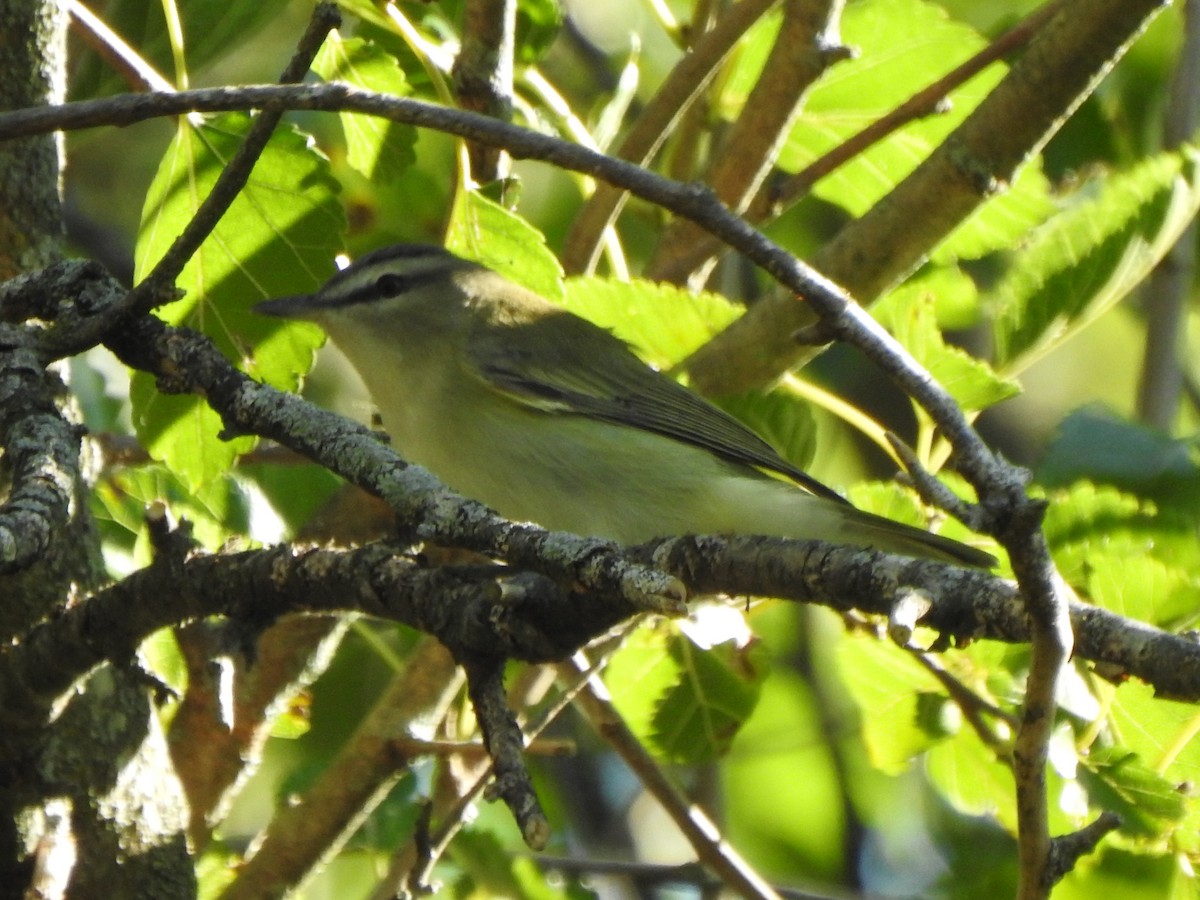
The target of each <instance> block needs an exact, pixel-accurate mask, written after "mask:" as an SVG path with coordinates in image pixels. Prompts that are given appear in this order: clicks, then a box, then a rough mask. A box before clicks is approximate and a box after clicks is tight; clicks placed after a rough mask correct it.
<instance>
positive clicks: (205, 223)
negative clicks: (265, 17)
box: [122, 2, 342, 312]
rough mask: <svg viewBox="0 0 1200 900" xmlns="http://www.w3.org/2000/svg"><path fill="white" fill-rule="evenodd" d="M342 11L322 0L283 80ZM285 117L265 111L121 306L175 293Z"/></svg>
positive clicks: (306, 60) (294, 73)
mask: <svg viewBox="0 0 1200 900" xmlns="http://www.w3.org/2000/svg"><path fill="white" fill-rule="evenodd" d="M341 21H342V19H341V15H340V14H339V13H338V10H337V7H336V6H335V5H334V4H333V3H329V2H323V3H318V4H317V6H316V8H315V9H314V10H313V14H312V18H311V20H310V21H309V23H308V28H307V30H306V31H305V32H304V34H303V35H302V36H301V38H300V41H299V43H298V44H297V46H296V52H295V54H294V55H293V56H292V59H291V60H290V61H289V62H288V64H287V66H286V67H285V68H284V70H283V73H282V74H281V75H280V76H279V80H280V82H281V83H283V84H290V83H293V82H297V81H299V80H300V79H301V78H303V77H304V74H305V73H306V72H307V71H308V69H309V66H311V65H312V61H313V58H314V57H315V56H316V54H317V51H318V50H319V49H320V48H321V44H322V43H324V41H325V36H326V35H327V34H329V32H330V31H331V30H332V29H334V28H336V27H337V26H338V25H340V24H341ZM282 118H283V110H264V111H263V113H262V114H261V115H260V116H259V117H258V118H257V119H256V120H255V122H254V124H253V125H251V126H250V129H249V131H247V132H246V138H245V140H243V141H242V143H241V145H240V146H239V147H238V149H237V152H235V153H234V154H233V158H232V159H230V161H229V163H228V165H226V166H225V168H224V169H222V171H221V174H220V175H219V176H218V177H217V180H216V183H215V184H213V187H212V190H211V191H209V193H208V196H207V197H205V198H204V200H203V202H202V203H201V204H200V208H199V209H197V210H196V212H195V214H194V215H193V216H192V218H191V219H190V220H189V221H188V223H187V226H186V227H185V228H184V229H183V231H182V232H180V234H179V236H178V237H177V238H176V239H175V241H174V243H172V244H171V246H170V247H169V248H167V252H166V253H164V254H163V256H162V258H161V259H160V260H159V261H158V262H157V263H155V265H154V268H153V269H152V270H151V271H150V273H149V274H148V275H147V276H146V277H145V278H143V279H142V281H141V282H140V283H139V284H138V285H137V286H136V287H135V288H134V289H133V290H132V291H130V292H129V294H128V295H127V296H126V298H125V300H124V301H123V303H122V308H123V309H124V310H125V311H127V312H147V311H149V310H150V309H152V308H153V307H154V306H157V305H158V304H159V303H161V302H162V301H163V300H164V299H171V298H172V297H173V294H172V290H173V286H174V284H175V281H176V279H177V278H179V274H180V273H181V272H182V271H183V268H184V266H186V265H187V263H188V260H190V259H191V258H192V256H193V254H195V253H196V251H197V250H199V249H200V245H201V244H203V243H204V241H205V240H206V239H207V238H208V236H209V235H210V234H211V233H212V231H213V229H214V228H216V227H217V223H218V222H220V221H221V217H222V216H224V215H225V213H226V211H227V210H228V209H229V207H230V206H231V205H232V204H233V201H234V200H236V199H237V196H238V194H240V193H241V192H242V189H243V188H244V187H245V186H246V182H247V181H249V179H250V173H251V172H252V171H253V170H254V165H255V163H257V162H258V158H259V157H260V156H261V155H262V152H263V150H265V149H266V146H267V142H268V141H269V140H270V139H271V134H272V133H273V132H274V131H275V126H276V125H278V124H279V120H280V119H282Z"/></svg>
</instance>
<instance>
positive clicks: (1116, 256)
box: [991, 149, 1200, 372]
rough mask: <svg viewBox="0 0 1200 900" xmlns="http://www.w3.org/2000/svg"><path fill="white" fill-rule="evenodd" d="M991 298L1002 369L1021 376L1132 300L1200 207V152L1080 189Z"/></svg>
mask: <svg viewBox="0 0 1200 900" xmlns="http://www.w3.org/2000/svg"><path fill="white" fill-rule="evenodd" d="M1074 201H1075V202H1074V203H1073V204H1072V205H1071V206H1070V207H1068V208H1067V209H1065V210H1064V211H1063V212H1061V213H1059V214H1058V215H1056V216H1054V217H1053V218H1052V219H1050V220H1049V221H1047V222H1046V223H1045V224H1044V225H1042V226H1041V227H1040V228H1038V229H1037V230H1036V231H1035V232H1034V234H1033V235H1032V237H1031V239H1030V241H1029V243H1028V245H1027V246H1026V247H1024V248H1023V249H1022V250H1021V257H1020V262H1019V264H1017V265H1014V266H1013V267H1012V268H1011V269H1010V270H1009V272H1008V273H1007V275H1006V277H1005V278H1004V279H1003V281H1002V282H1001V283H1000V285H998V286H997V288H996V290H995V291H994V292H993V294H992V297H991V305H992V306H993V308H994V310H995V321H996V324H995V338H996V365H997V367H998V368H999V369H1001V370H1002V371H1005V372H1015V371H1018V370H1019V369H1021V368H1024V367H1025V366H1028V365H1029V364H1030V363H1032V362H1033V361H1035V360H1036V359H1038V358H1039V357H1040V356H1042V355H1043V354H1045V353H1046V352H1047V351H1049V350H1051V349H1053V348H1054V347H1056V346H1058V345H1059V344H1061V343H1062V342H1063V341H1065V340H1067V339H1068V338H1069V337H1071V335H1073V334H1074V333H1075V332H1077V331H1078V330H1079V329H1080V328H1082V327H1084V326H1085V325H1087V324H1088V323H1090V322H1092V321H1094V320H1095V319H1096V318H1097V317H1098V316H1100V315H1101V314H1102V313H1104V312H1105V311H1106V310H1107V309H1109V308H1110V307H1111V306H1113V304H1115V303H1117V302H1119V301H1120V300H1121V299H1122V298H1124V297H1125V296H1127V295H1128V294H1129V292H1130V291H1131V290H1132V289H1133V288H1134V287H1135V286H1136V285H1137V284H1139V283H1140V282H1141V281H1142V280H1143V279H1144V278H1145V277H1146V275H1148V274H1149V272H1150V270H1151V269H1152V268H1153V267H1154V266H1155V265H1156V264H1157V263H1158V261H1159V260H1160V259H1162V257H1163V255H1164V254H1165V253H1166V252H1167V250H1168V249H1170V247H1171V246H1172V245H1173V244H1174V243H1175V241H1176V240H1177V239H1178V237H1179V235H1180V234H1181V233H1182V232H1183V229H1184V228H1186V227H1187V225H1188V223H1189V222H1191V221H1192V219H1193V218H1194V217H1195V215H1196V211H1197V209H1200V175H1198V172H1197V165H1196V153H1195V151H1194V150H1191V149H1185V150H1181V151H1179V152H1173V153H1162V154H1159V155H1158V156H1156V157H1153V158H1151V159H1149V160H1146V161H1145V162H1143V163H1141V164H1140V165H1138V166H1136V167H1135V168H1133V169H1130V170H1129V171H1126V172H1120V173H1114V174H1110V175H1107V176H1105V177H1103V178H1101V179H1098V180H1097V181H1095V182H1093V183H1091V184H1089V185H1087V186H1086V187H1085V188H1083V189H1081V190H1080V191H1078V192H1077V193H1076V195H1075V197H1074Z"/></svg>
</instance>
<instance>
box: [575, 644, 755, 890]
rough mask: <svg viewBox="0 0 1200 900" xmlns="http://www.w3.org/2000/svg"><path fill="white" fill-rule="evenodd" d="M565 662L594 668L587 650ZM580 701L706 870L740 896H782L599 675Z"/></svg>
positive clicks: (578, 667)
mask: <svg viewBox="0 0 1200 900" xmlns="http://www.w3.org/2000/svg"><path fill="white" fill-rule="evenodd" d="M563 665H564V667H566V668H568V670H569V671H572V672H574V673H576V674H582V673H584V672H586V671H587V670H588V669H589V668H590V666H589V665H588V664H587V661H586V659H585V658H584V657H583V655H582V654H576V656H575V657H573V658H572V659H571V661H570V663H564V664H563ZM578 705H579V708H580V709H581V710H582V711H583V712H584V714H585V715H586V716H587V719H588V721H589V722H590V723H591V725H592V727H593V728H595V729H596V731H597V732H598V733H599V734H600V736H601V737H603V738H604V739H605V740H606V741H608V743H609V746H611V747H612V748H613V749H614V750H615V751H616V752H617V754H618V755H619V756H620V757H621V759H623V760H624V761H625V764H626V765H627V766H629V767H630V769H632V770H633V772H634V774H635V775H637V778H638V780H639V781H640V782H641V783H642V786H643V787H645V788H646V790H647V791H649V792H650V793H651V794H652V795H653V796H654V798H655V799H656V800H658V802H659V803H660V804H661V805H662V808H663V810H664V811H665V812H666V813H667V815H669V816H670V817H671V820H672V821H673V822H674V823H675V825H676V826H677V827H678V828H679V830H680V831H682V832H683V835H684V837H686V838H687V841H688V843H689V844H691V846H692V849H693V850H695V851H696V855H697V856H698V857H699V860H700V863H701V864H702V865H703V866H704V867H705V868H707V869H708V870H709V871H710V872H713V873H714V874H715V875H716V876H717V877H718V878H720V879H721V881H722V883H724V884H725V885H726V886H727V887H728V888H730V889H731V890H733V891H734V892H735V893H736V894H737V896H739V897H748V898H760V900H771V898H774V900H778V898H779V894H778V893H776V891H775V889H774V888H773V887H771V885H770V884H768V883H767V882H766V881H765V880H764V879H763V878H762V877H761V876H760V875H759V874H758V873H757V872H755V871H754V870H753V869H752V868H751V867H750V866H749V865H748V864H747V863H746V861H745V860H743V859H742V858H741V857H740V856H739V855H738V853H737V851H735V850H734V849H733V847H731V846H730V845H729V843H728V842H727V841H725V840H724V839H723V838H722V836H721V832H720V829H719V828H718V827H717V825H716V823H715V822H713V820H712V819H710V818H709V817H708V815H707V814H706V813H705V812H704V810H702V809H700V808H699V807H698V806H696V805H695V804H694V803H692V802H691V801H690V800H689V799H688V798H687V797H686V796H684V794H683V792H682V791H680V790H679V788H677V787H676V786H675V785H674V784H672V783H671V780H670V779H669V778H667V775H666V773H665V772H663V770H662V768H661V767H660V766H658V764H657V763H655V762H654V760H653V759H652V758H651V756H650V754H649V753H647V752H646V748H645V747H643V746H642V744H641V742H640V741H639V740H638V739H637V737H636V736H635V735H634V734H633V732H632V731H630V730H629V726H628V725H626V724H625V720H624V719H622V718H621V714H620V713H618V712H617V710H616V707H614V706H613V705H612V699H611V697H609V694H608V689H607V688H606V687H605V686H604V682H602V681H601V680H600V679H599V678H595V677H593V678H590V679H589V680H588V682H587V688H586V690H585V691H583V693H581V694H580V696H579V702H578Z"/></svg>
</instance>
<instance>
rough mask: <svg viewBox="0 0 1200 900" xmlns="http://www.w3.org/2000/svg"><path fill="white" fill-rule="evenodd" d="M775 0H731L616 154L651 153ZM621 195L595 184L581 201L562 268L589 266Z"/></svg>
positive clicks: (641, 158)
mask: <svg viewBox="0 0 1200 900" xmlns="http://www.w3.org/2000/svg"><path fill="white" fill-rule="evenodd" d="M776 2H778V0H742V2H740V3H735V4H733V6H731V7H730V8H729V11H728V12H727V13H726V14H725V15H724V16H722V17H721V19H720V20H719V21H718V22H717V23H716V25H715V26H714V27H713V28H712V29H711V30H709V31H707V32H705V34H704V36H703V37H702V38H700V39H699V40H697V41H696V43H695V45H694V46H693V47H692V49H691V52H689V53H688V54H687V55H686V56H684V57H683V59H681V60H680V62H679V65H677V66H676V67H675V68H674V69H673V70H672V71H671V74H670V75H669V76H668V77H667V79H666V81H664V82H663V84H662V86H661V87H660V88H659V89H658V91H657V92H656V93H655V95H654V99H653V100H651V101H650V102H649V103H648V104H647V105H646V108H645V109H644V110H643V111H642V115H641V116H640V117H639V119H638V121H637V122H636V123H635V124H634V126H633V128H632V129H630V132H629V134H628V135H627V136H626V138H625V140H624V141H622V143H621V146H620V147H619V148H618V149H617V151H616V156H618V157H620V158H621V159H624V160H630V161H632V162H634V163H638V164H644V163H645V162H647V161H649V160H650V159H651V158H653V156H654V154H655V153H657V152H658V148H659V147H661V146H662V142H663V141H665V140H666V138H667V135H668V134H670V132H671V129H672V126H673V125H674V123H675V122H676V121H677V120H678V118H679V116H681V115H682V114H683V112H684V111H685V110H686V109H687V108H688V107H689V106H690V105H691V104H692V103H693V102H694V101H695V99H696V98H697V97H698V96H699V95H700V93H701V92H702V91H703V90H704V88H705V86H706V85H707V84H708V83H709V81H711V80H712V77H713V75H714V74H715V73H716V71H717V68H718V66H720V65H721V62H722V61H723V60H724V59H725V57H726V56H727V55H728V54H729V52H730V51H731V50H732V49H733V46H734V44H736V43H737V41H738V39H739V38H740V37H741V36H742V35H743V34H745V33H746V30H747V29H748V28H749V27H750V26H751V25H753V24H754V23H755V22H756V21H758V19H759V18H761V17H762V15H763V13H765V12H766V11H767V10H768V9H770V8H771V7H772V6H774V5H775V3H776ZM610 183H611V182H610ZM635 193H636V192H635ZM625 199H626V194H625V193H624V192H623V191H620V190H614V189H613V188H612V187H601V188H599V189H597V191H596V193H595V194H593V195H592V197H591V199H589V200H588V202H587V203H586V204H585V205H584V207H583V209H582V210H581V211H580V213H579V216H578V217H577V218H576V220H575V224H574V225H573V226H572V227H571V232H570V234H569V235H568V236H567V241H566V245H565V247H564V248H563V253H562V263H563V268H564V269H565V270H566V271H567V272H568V273H575V272H583V271H591V269H593V268H594V267H595V265H596V260H597V258H598V256H599V252H600V242H601V241H600V239H601V236H602V235H603V234H604V231H605V229H607V228H608V227H609V226H610V225H611V224H612V223H613V221H614V220H615V219H616V217H617V214H618V213H619V212H620V210H621V207H622V206H623V205H624V203H625Z"/></svg>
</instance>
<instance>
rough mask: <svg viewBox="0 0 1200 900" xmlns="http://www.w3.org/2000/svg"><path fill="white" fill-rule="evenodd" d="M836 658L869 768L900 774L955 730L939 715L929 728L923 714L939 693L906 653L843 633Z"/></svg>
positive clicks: (896, 648) (929, 720)
mask: <svg viewBox="0 0 1200 900" xmlns="http://www.w3.org/2000/svg"><path fill="white" fill-rule="evenodd" d="M835 658H836V660H837V665H838V671H839V673H840V675H841V680H842V683H843V684H845V686H846V689H847V690H849V692H850V696H851V697H853V698H854V702H855V703H856V704H857V705H858V708H859V712H860V713H861V718H862V737H863V742H864V743H865V744H866V748H867V753H868V754H869V755H870V759H871V764H872V765H874V766H875V767H876V768H878V769H879V770H880V771H882V772H884V773H886V774H889V775H898V774H900V773H901V772H904V771H905V770H907V769H908V767H909V766H910V765H911V763H912V760H913V758H914V757H916V756H917V755H918V754H920V753H922V752H923V751H925V750H927V749H929V748H930V747H932V746H933V745H934V744H936V743H937V742H939V741H941V740H943V739H944V738H945V737H946V736H947V735H948V734H950V733H953V732H954V731H955V730H957V729H956V726H955V724H954V723H953V722H952V721H951V720H947V719H946V718H944V716H939V718H937V719H936V726H935V727H930V726H931V723H932V722H933V721H934V720H931V719H930V718H929V716H928V715H927V713H928V711H929V709H928V704H929V700H928V697H930V696H937V695H944V691H943V690H942V686H941V685H940V684H939V683H938V680H937V679H936V678H934V677H933V676H932V675H931V674H930V673H929V672H928V671H926V670H925V669H923V668H922V667H921V666H920V665H918V664H917V662H916V661H915V660H914V659H913V658H912V655H911V654H909V653H906V652H905V651H903V650H901V649H900V648H898V647H896V646H893V645H891V644H886V643H884V642H882V641H879V640H877V639H875V638H873V637H866V636H864V635H847V636H846V637H845V638H843V639H842V640H841V641H839V642H838V645H837V649H836V657H835ZM922 697H925V698H926V699H925V700H922V699H921V698H922ZM923 704H924V706H923ZM947 712H948V711H947V710H945V709H942V710H941V713H943V714H945V713H947ZM949 714H950V715H952V716H953V713H949Z"/></svg>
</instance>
